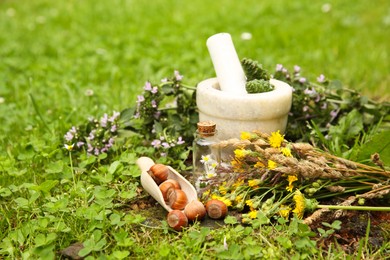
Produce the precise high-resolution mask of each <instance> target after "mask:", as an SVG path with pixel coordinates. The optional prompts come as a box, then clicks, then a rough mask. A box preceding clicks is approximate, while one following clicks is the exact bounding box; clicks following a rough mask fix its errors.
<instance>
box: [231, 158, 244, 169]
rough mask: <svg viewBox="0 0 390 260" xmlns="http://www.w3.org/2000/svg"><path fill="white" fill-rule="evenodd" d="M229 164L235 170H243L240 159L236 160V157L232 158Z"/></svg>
mask: <svg viewBox="0 0 390 260" xmlns="http://www.w3.org/2000/svg"><path fill="white" fill-rule="evenodd" d="M230 164H231V165H232V167H233V169H234V170H235V171H236V172H243V171H244V169H243V168H242V161H240V160H237V159H233V160H232V161H231V162H230Z"/></svg>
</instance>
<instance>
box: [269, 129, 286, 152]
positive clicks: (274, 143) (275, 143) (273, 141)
mask: <svg viewBox="0 0 390 260" xmlns="http://www.w3.org/2000/svg"><path fill="white" fill-rule="evenodd" d="M283 140H284V136H283V135H281V134H280V131H279V130H278V131H277V132H272V133H271V136H270V137H269V138H268V141H269V145H270V146H271V147H273V148H279V147H280V145H281V144H282V142H283Z"/></svg>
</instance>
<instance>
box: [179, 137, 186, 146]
mask: <svg viewBox="0 0 390 260" xmlns="http://www.w3.org/2000/svg"><path fill="white" fill-rule="evenodd" d="M184 143H185V142H184V140H183V138H182V137H181V136H179V138H177V144H178V145H180V144H184Z"/></svg>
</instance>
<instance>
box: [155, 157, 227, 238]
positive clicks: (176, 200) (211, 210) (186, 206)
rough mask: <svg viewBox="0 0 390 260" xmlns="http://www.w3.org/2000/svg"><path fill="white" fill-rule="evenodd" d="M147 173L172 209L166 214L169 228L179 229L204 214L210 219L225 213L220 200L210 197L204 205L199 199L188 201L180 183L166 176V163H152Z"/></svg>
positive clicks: (224, 206) (223, 204)
mask: <svg viewBox="0 0 390 260" xmlns="http://www.w3.org/2000/svg"><path fill="white" fill-rule="evenodd" d="M148 173H149V175H150V176H151V177H152V178H153V180H154V181H155V182H156V184H157V185H158V187H159V189H160V191H161V193H162V196H163V198H164V201H165V203H166V204H167V205H168V206H170V207H171V209H172V211H170V212H169V213H168V216H167V222H168V225H169V226H170V227H171V228H173V229H175V230H177V231H180V230H181V229H182V228H183V227H187V226H188V224H189V222H193V221H196V220H202V219H204V218H205V216H206V214H207V215H208V216H209V218H212V219H221V218H224V217H225V216H226V215H227V212H228V209H227V206H226V204H225V203H223V202H222V201H220V200H216V199H211V200H209V201H207V203H206V205H204V204H203V203H202V202H200V201H199V200H192V201H188V198H187V194H186V193H185V192H184V191H183V190H182V189H181V186H180V183H179V182H178V181H176V180H174V179H169V178H168V175H169V168H168V167H167V166H166V165H164V164H154V165H153V166H151V167H150V169H149V171H148Z"/></svg>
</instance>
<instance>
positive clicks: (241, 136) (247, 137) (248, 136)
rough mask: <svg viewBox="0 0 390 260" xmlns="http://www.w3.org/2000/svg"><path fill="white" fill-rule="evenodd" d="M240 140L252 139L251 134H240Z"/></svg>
mask: <svg viewBox="0 0 390 260" xmlns="http://www.w3.org/2000/svg"><path fill="white" fill-rule="evenodd" d="M240 138H241V140H250V139H251V138H252V134H251V133H249V132H241V135H240Z"/></svg>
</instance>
